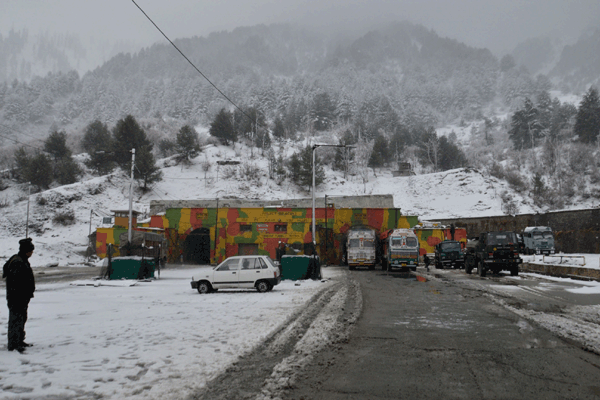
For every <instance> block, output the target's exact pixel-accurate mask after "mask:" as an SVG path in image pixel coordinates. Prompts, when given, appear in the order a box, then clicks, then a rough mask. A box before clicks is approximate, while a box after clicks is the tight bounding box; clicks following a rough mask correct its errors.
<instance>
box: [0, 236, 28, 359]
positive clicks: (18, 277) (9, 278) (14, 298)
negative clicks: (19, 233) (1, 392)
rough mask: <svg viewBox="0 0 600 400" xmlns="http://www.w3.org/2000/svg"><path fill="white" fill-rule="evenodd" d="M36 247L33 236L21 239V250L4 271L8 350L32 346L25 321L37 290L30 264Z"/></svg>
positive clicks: (5, 266) (18, 349) (19, 349)
mask: <svg viewBox="0 0 600 400" xmlns="http://www.w3.org/2000/svg"><path fill="white" fill-rule="evenodd" d="M34 248H35V246H34V245H33V243H32V242H31V238H27V239H22V240H19V252H18V253H17V254H15V255H14V256H12V257H11V258H10V259H9V260H8V261H7V263H6V264H4V268H3V271H2V277H3V278H4V279H6V302H7V303H8V350H9V351H13V350H17V351H18V352H19V353H23V352H24V351H25V348H26V347H29V346H31V345H30V344H28V343H25V322H26V321H27V308H28V306H29V301H30V300H31V298H32V297H33V292H34V291H35V278H34V277H33V271H32V269H31V265H30V264H29V257H31V256H32V254H33V249H34Z"/></svg>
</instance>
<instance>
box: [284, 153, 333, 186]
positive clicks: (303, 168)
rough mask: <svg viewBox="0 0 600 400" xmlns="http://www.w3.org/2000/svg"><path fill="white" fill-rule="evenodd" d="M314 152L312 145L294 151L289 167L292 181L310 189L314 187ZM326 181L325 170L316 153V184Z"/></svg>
mask: <svg viewBox="0 0 600 400" xmlns="http://www.w3.org/2000/svg"><path fill="white" fill-rule="evenodd" d="M317 151H318V150H317ZM312 153H313V149H312V147H311V146H306V147H305V148H304V149H303V150H301V151H300V152H299V153H294V155H292V158H291V160H290V165H289V169H288V171H289V173H290V176H291V178H292V182H294V183H295V184H296V185H298V186H300V187H305V188H307V190H308V191H310V190H311V188H312V176H313V167H312ZM324 181H325V170H324V169H323V166H322V165H321V160H320V159H319V156H318V154H315V186H319V185H320V184H321V183H323V182H324Z"/></svg>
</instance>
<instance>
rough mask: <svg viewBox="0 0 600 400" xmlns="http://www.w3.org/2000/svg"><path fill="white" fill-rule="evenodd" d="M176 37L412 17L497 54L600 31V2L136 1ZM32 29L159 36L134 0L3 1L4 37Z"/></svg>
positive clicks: (132, 38)
mask: <svg viewBox="0 0 600 400" xmlns="http://www.w3.org/2000/svg"><path fill="white" fill-rule="evenodd" d="M136 2H137V4H138V5H139V6H140V7H142V8H143V9H144V11H146V13H147V14H148V15H149V16H150V17H151V18H152V19H153V20H154V21H155V22H156V23H157V24H158V26H159V27H160V28H161V29H163V31H164V32H165V33H166V34H167V35H168V36H169V37H171V38H172V39H174V38H179V37H189V36H194V35H198V36H204V35H207V34H208V33H210V32H213V31H215V30H231V29H233V28H235V27H237V26H248V25H255V24H260V23H267V24H268V23H274V22H298V23H301V24H305V25H306V24H314V25H316V26H338V25H341V26H345V27H347V26H357V25H360V26H367V25H370V24H377V23H381V22H384V21H387V20H390V19H395V20H410V21H412V22H417V23H421V24H423V25H425V26H426V27H428V28H432V29H434V30H435V31H436V32H437V33H438V34H440V35H441V36H447V37H450V38H454V39H457V40H459V41H462V42H465V43H466V44H469V45H473V46H478V47H488V48H489V49H491V50H492V51H494V52H495V53H496V54H497V55H502V54H504V53H506V52H508V51H510V50H512V48H514V46H515V45H516V44H518V43H519V42H520V41H522V40H524V39H527V38H531V37H538V36H543V35H548V34H550V35H552V36H554V37H557V36H558V37H563V38H564V39H565V40H566V41H570V40H573V39H574V38H575V37H577V36H579V34H580V33H581V31H582V29H583V28H585V27H589V26H590V25H592V24H594V25H595V26H600V0H368V1H367V0H360V1H359V0H285V1H281V0H250V1H248V0H210V1H208V0H196V1H194V0H136ZM11 28H14V29H17V30H20V29H22V28H28V29H29V32H30V33H36V32H38V31H40V30H43V31H45V30H49V31H51V32H54V31H57V32H70V33H78V34H79V35H80V37H81V38H82V40H85V39H87V38H89V37H94V38H97V39H110V40H113V39H122V40H124V41H128V42H135V43H139V44H140V45H149V44H151V43H154V42H157V41H163V40H164V39H162V36H161V35H160V33H159V32H158V31H157V30H156V28H154V27H153V26H152V25H151V24H150V22H149V21H148V20H147V19H146V18H145V17H144V15H143V14H142V13H141V12H140V11H139V9H138V8H137V7H136V5H135V4H134V3H133V2H132V1H131V0H0V33H2V34H3V35H5V34H6V33H7V32H8V30H9V29H11Z"/></svg>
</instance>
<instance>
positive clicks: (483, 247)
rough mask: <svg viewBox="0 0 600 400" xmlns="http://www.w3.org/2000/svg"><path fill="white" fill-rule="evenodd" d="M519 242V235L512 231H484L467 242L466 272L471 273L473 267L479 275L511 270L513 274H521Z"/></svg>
mask: <svg viewBox="0 0 600 400" xmlns="http://www.w3.org/2000/svg"><path fill="white" fill-rule="evenodd" d="M522 262H523V260H522V259H521V258H520V257H519V243H518V241H517V235H516V234H515V233H514V232H510V231H506V232H505V231H499V232H484V233H482V234H480V235H479V237H478V238H475V239H474V240H469V241H468V242H467V254H466V257H465V272H466V273H467V274H470V273H471V271H472V270H473V269H476V270H477V273H478V274H479V276H482V277H484V276H486V274H487V271H491V272H492V273H495V274H497V273H499V272H500V271H510V274H511V275H512V276H517V275H519V264H521V263H522Z"/></svg>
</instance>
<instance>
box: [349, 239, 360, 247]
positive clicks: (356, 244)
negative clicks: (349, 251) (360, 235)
mask: <svg viewBox="0 0 600 400" xmlns="http://www.w3.org/2000/svg"><path fill="white" fill-rule="evenodd" d="M348 246H349V247H360V239H350V243H348Z"/></svg>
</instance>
